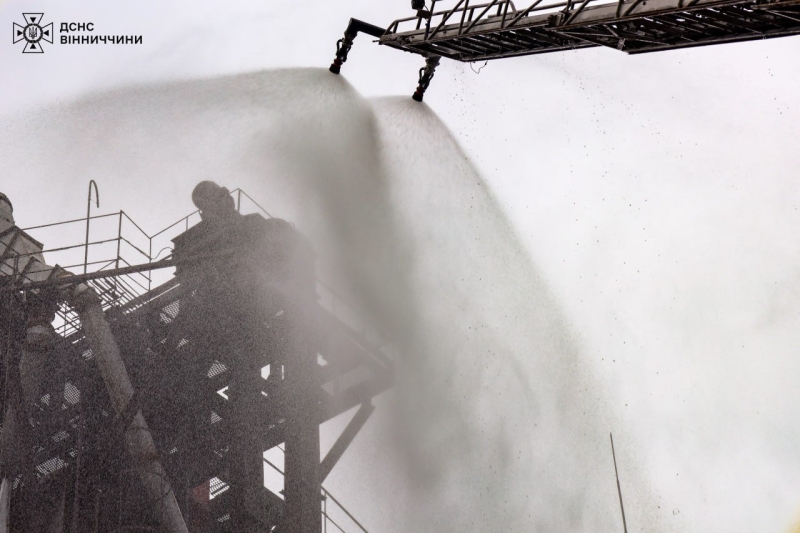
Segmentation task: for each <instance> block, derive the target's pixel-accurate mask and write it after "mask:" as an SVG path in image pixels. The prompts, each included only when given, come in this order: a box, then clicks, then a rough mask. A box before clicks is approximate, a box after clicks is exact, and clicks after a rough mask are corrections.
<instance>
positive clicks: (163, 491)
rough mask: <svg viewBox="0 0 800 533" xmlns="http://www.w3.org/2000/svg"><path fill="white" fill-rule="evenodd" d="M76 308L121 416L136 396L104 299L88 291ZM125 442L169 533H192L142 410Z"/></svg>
mask: <svg viewBox="0 0 800 533" xmlns="http://www.w3.org/2000/svg"><path fill="white" fill-rule="evenodd" d="M75 308H76V310H77V311H78V316H79V317H80V319H81V326H82V327H83V332H84V335H85V336H86V339H87V341H89V346H90V347H91V349H92V352H94V354H95V360H96V362H97V366H98V368H99V370H100V375H101V376H102V377H103V381H104V382H105V385H106V389H107V390H108V395H109V397H110V398H111V401H112V403H113V406H114V410H115V411H116V412H117V414H119V413H121V412H123V411H124V410H125V409H126V408H127V407H128V403H129V402H130V401H131V398H132V397H133V385H132V384H131V379H130V376H129V375H128V371H127V370H126V369H125V363H124V362H123V361H122V356H121V355H120V352H119V347H118V346H117V343H116V341H115V340H114V336H113V334H112V333H111V328H110V327H109V325H108V322H106V320H105V316H104V315H103V310H102V308H101V306H100V299H99V298H98V296H97V294H96V293H95V292H94V291H93V290H91V289H88V288H87V289H85V290H84V291H83V292H82V293H81V294H79V295H77V297H76V298H75ZM125 443H126V444H127V447H128V451H129V452H130V454H131V456H132V457H133V459H134V462H135V463H136V465H137V468H138V471H139V478H140V479H141V482H142V485H143V487H144V489H145V491H147V493H148V494H149V496H150V498H151V499H152V500H153V501H154V502H156V503H155V505H156V506H157V508H156V509H154V512H155V514H156V515H157V516H158V519H159V521H160V522H161V524H162V527H163V529H164V531H165V532H167V533H188V531H189V530H188V529H187V527H186V522H184V520H183V515H182V514H181V510H180V508H179V507H178V501H177V500H176V498H175V493H174V492H173V491H172V488H171V487H170V486H169V482H168V481H167V475H166V472H165V471H164V467H163V466H162V465H161V462H160V461H159V460H158V451H157V449H156V446H155V442H153V437H152V435H151V434H150V430H149V429H148V427H147V422H145V419H144V417H143V416H142V412H141V411H137V413H136V416H134V418H133V422H132V423H131V425H130V427H129V428H127V431H126V432H125Z"/></svg>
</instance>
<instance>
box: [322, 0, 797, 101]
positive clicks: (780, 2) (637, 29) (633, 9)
mask: <svg viewBox="0 0 800 533" xmlns="http://www.w3.org/2000/svg"><path fill="white" fill-rule="evenodd" d="M451 2H455V5H452V7H450V8H448V9H440V10H438V11H437V10H436V7H437V5H438V4H444V3H446V2H445V0H432V2H431V6H430V9H429V10H424V9H423V10H419V11H417V14H416V16H413V17H408V18H402V19H398V20H395V21H394V22H392V23H391V24H390V25H389V26H388V28H386V29H385V30H384V31H382V32H381V31H380V29H379V28H377V27H376V26H373V25H371V24H366V23H364V22H361V21H358V20H355V19H351V21H350V24H349V25H348V27H347V30H346V31H345V36H344V38H343V39H342V40H341V41H340V43H339V47H338V49H337V57H336V60H335V62H334V65H332V66H331V72H334V73H338V72H339V68H340V67H341V65H342V63H344V61H346V60H347V53H348V51H349V49H350V46H351V45H352V43H353V39H354V38H355V36H356V35H357V33H358V32H363V33H367V34H368V35H372V36H374V37H376V38H377V42H378V43H379V44H382V45H385V46H389V47H391V48H396V49H398V50H403V51H406V52H411V53H414V54H419V55H422V56H424V57H425V58H426V60H427V64H426V67H425V68H423V69H421V71H420V83H419V87H418V88H417V91H416V93H415V94H414V99H415V100H418V101H421V100H422V94H423V93H424V92H425V89H426V88H427V86H428V84H429V83H430V80H431V78H432V77H433V69H435V66H436V65H435V64H433V65H431V61H432V60H435V58H438V57H446V58H448V59H453V60H456V61H464V62H471V61H487V60H492V59H502V58H507V57H517V56H525V55H532V54H543V53H549V52H559V51H564V50H575V49H579V48H592V47H596V46H605V47H608V48H613V49H615V50H620V51H623V52H626V53H629V54H640V53H645V52H658V51H662V50H673V49H678V48H690V47H696V46H706V45H711V44H723V43H734V42H741V41H752V40H756V39H770V38H774V37H784V36H789V35H798V34H800V0H534V1H533V3H531V4H530V5H528V6H527V7H524V8H522V9H518V8H517V6H516V5H515V4H514V2H513V1H512V0H491V1H490V2H484V3H478V2H474V3H473V2H470V0H458V1H457V2H456V1H455V0H448V1H447V3H451Z"/></svg>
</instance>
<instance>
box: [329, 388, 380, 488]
mask: <svg viewBox="0 0 800 533" xmlns="http://www.w3.org/2000/svg"><path fill="white" fill-rule="evenodd" d="M374 410H375V406H374V405H372V402H366V403H363V404H361V407H360V408H359V410H358V411H357V412H356V414H355V415H353V418H351V419H350V422H349V423H348V424H347V427H346V428H344V431H342V434H341V435H339V438H338V439H336V442H335V443H334V444H333V447H332V448H331V449H330V451H329V452H328V454H327V455H326V456H325V459H323V460H322V463H321V464H320V467H319V481H320V483H323V482H325V479H326V478H327V477H328V474H330V473H331V470H333V467H334V466H336V463H337V462H338V461H339V459H341V457H342V455H344V452H345V450H347V447H348V446H350V444H351V443H352V442H353V439H354V438H355V437H356V435H357V434H358V432H359V431H361V428H362V427H364V424H366V423H367V420H368V419H369V417H370V415H371V414H372V412H373V411H374Z"/></svg>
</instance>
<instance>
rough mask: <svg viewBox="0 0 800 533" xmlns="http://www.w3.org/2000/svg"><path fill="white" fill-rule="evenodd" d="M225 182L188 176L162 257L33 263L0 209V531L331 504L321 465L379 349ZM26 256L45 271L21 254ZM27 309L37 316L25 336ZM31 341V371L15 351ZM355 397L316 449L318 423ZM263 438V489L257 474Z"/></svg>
mask: <svg viewBox="0 0 800 533" xmlns="http://www.w3.org/2000/svg"><path fill="white" fill-rule="evenodd" d="M234 193H238V201H236V200H234V197H235V196H234V197H232V196H231V193H230V192H229V191H228V190H227V189H225V188H223V187H220V186H218V185H216V184H215V183H213V182H202V183H200V184H199V185H198V186H197V187H196V188H195V190H194V192H193V194H192V199H193V201H194V203H195V205H196V206H197V207H198V209H199V215H200V218H201V220H200V222H199V223H197V224H195V225H193V226H191V225H190V223H189V218H186V219H182V220H181V221H179V222H180V223H181V224H183V223H184V221H185V230H184V231H182V232H181V233H180V234H179V235H177V236H175V237H174V238H173V239H172V243H173V251H172V254H171V255H170V256H169V257H167V258H166V259H164V260H161V261H155V260H154V259H153V258H152V257H148V261H147V262H146V263H143V264H139V265H128V266H119V267H117V265H120V264H121V263H120V257H117V258H116V260H115V259H114V258H112V261H111V263H110V264H111V265H113V266H114V268H109V269H107V270H102V269H101V270H97V271H94V272H88V273H87V274H85V275H82V274H79V275H70V274H69V273H67V272H66V271H64V270H63V269H60V268H59V267H47V266H46V265H45V263H44V259H43V257H42V253H41V252H42V246H41V245H40V244H38V243H37V242H35V241H34V239H33V238H32V237H31V236H30V235H29V234H28V233H27V232H25V231H23V230H21V229H19V228H17V227H16V226H14V225H13V217H11V218H12V220H11V221H10V222H8V223H7V224H6V226H7V227H6V228H5V229H4V230H3V231H5V233H4V234H3V235H5V237H2V238H0V242H2V243H3V244H2V247H0V253H2V261H0V266H1V267H3V274H4V276H2V278H0V280H1V281H0V283H2V286H0V301H2V307H0V311H1V312H2V317H1V320H0V322H1V323H2V325H3V327H4V329H3V332H4V342H3V344H2V355H3V372H4V374H3V377H4V379H3V391H2V392H3V395H2V397H3V401H4V403H3V412H4V413H5V415H4V420H3V433H2V435H3V442H2V445H3V446H2V452H3V454H2V465H1V466H2V472H1V473H2V477H3V486H2V488H1V489H0V533H2V532H3V531H15V532H16V531H21V532H27V531H37V532H38V531H54V532H67V531H70V532H76V533H77V532H81V533H83V532H110V531H125V530H133V529H135V530H139V531H170V532H171V531H187V532H192V533H196V532H197V533H199V532H212V531H236V532H251V531H252V532H269V531H276V532H282V533H295V532H297V533H299V532H303V533H314V532H320V531H321V527H322V526H321V524H323V521H324V520H329V519H330V517H327V516H325V513H324V511H323V503H327V501H326V499H327V497H328V493H327V492H326V491H325V490H324V489H323V488H322V482H323V481H324V479H325V477H326V476H327V474H328V473H329V472H330V471H331V469H332V468H333V466H334V465H335V464H336V462H337V460H338V459H339V458H340V457H341V455H342V454H343V453H344V451H345V450H346V448H347V446H348V444H349V443H350V442H351V441H352V440H353V438H354V437H355V434H356V433H357V432H358V431H359V430H360V428H361V427H362V426H363V424H364V423H365V422H366V420H367V419H368V417H369V415H370V413H371V412H372V410H373V409H374V408H373V407H372V405H371V398H372V397H374V396H375V395H377V394H379V393H381V392H382V391H384V390H386V389H387V388H388V387H390V386H391V384H392V380H393V377H392V367H391V363H390V361H389V360H388V359H387V358H386V357H385V356H384V355H383V354H382V353H381V352H380V351H379V350H378V349H376V348H375V347H374V346H373V345H372V343H371V342H369V341H368V340H367V338H366V337H365V336H364V334H363V333H360V332H358V331H357V329H356V328H355V327H354V326H353V325H352V324H349V325H348V324H346V323H345V322H343V321H342V320H340V319H339V318H337V317H336V316H335V315H334V314H332V313H331V312H330V311H329V310H328V309H326V308H325V307H324V306H323V305H321V303H320V300H319V295H318V288H319V287H320V285H319V283H318V282H317V280H316V278H315V269H314V262H315V257H314V254H313V251H312V249H311V246H310V244H309V242H308V241H307V239H306V238H305V237H304V236H303V235H301V234H300V233H299V232H298V231H297V230H296V229H295V228H294V227H293V226H292V225H291V224H290V223H288V222H286V221H283V220H279V219H275V218H270V217H265V216H262V215H261V214H255V213H252V214H247V215H244V214H242V213H240V210H239V206H240V205H239V204H240V203H241V199H242V195H243V194H245V193H243V191H238V190H237V191H234ZM245 196H246V194H245ZM248 198H249V197H248ZM4 202H6V203H7V205H8V207H9V208H10V201H8V200H7V199H5V198H3V197H0V204H3V205H5V204H4ZM5 211H8V208H6V209H5ZM5 211H4V213H5ZM123 215H124V213H122V212H120V214H119V216H120V220H123ZM173 226H175V225H173ZM121 227H122V223H120V228H121ZM9 228H10V229H9ZM12 233H15V234H17V237H16V241H17V242H21V241H20V239H22V240H26V239H27V240H28V241H29V246H28V247H21V246H20V245H18V244H15V243H13V242H11V239H10V238H9V237H10V236H11V235H12ZM147 237H148V238H149V239H150V240H151V243H150V248H151V249H152V239H153V237H150V236H147ZM154 237H155V236H154ZM119 239H120V242H122V240H124V237H123V236H122V235H121V234H120V236H119ZM31 243H32V244H31ZM31 246H32V247H33V249H34V250H36V249H37V248H38V251H36V253H33V254H31V252H30V251H23V250H29V249H31ZM81 246H83V245H81ZM45 252H46V250H45ZM37 254H38V255H37ZM25 257H37V258H38V261H39V262H40V263H41V265H44V266H45V267H46V268H41V266H40V267H37V268H38V270H41V271H47V275H46V276H35V275H33V274H32V270H31V268H33V267H31V268H29V269H28V270H27V271H25V266H24V265H27V263H26V262H25V261H24V260H23V259H24V258H25ZM122 264H123V265H124V263H122ZM20 265H23V266H22V267H20ZM164 267H175V274H174V276H173V277H172V278H170V279H169V280H168V281H166V282H165V283H163V284H161V285H158V286H156V287H147V290H140V291H138V293H137V291H135V290H133V289H132V288H131V286H132V284H131V283H130V282H129V280H128V278H127V277H126V276H130V275H133V274H135V273H148V272H150V271H152V270H154V269H158V268H164ZM47 269H49V270H47ZM126 280H128V281H126ZM126 287H127V288H126ZM37 309H38V310H39V311H37ZM41 309H46V310H47V313H50V315H48V317H47V318H46V319H44V320H42V317H43V316H44V315H43V313H42V312H41ZM53 315H57V318H56V323H59V321H60V323H61V326H59V328H57V329H53V326H52V325H51V324H50V322H52V318H53ZM32 324H33V325H37V326H42V327H44V329H45V330H46V331H47V332H48V334H49V336H48V337H47V339H46V340H47V342H46V343H45V344H42V345H41V346H38V345H37V346H38V348H37V346H35V344H36V343H35V342H32V341H31V340H30V339H27V338H26V335H28V336H30V333H29V332H30V330H31V327H32ZM26 332H27V333H26ZM34 348H36V349H39V350H40V352H41V353H44V354H45V356H43V357H40V358H39V359H41V360H42V361H45V362H46V364H44V363H42V364H40V365H39V367H41V368H46V369H47V371H42V370H38V371H37V370H35V369H34V370H31V368H32V367H31V365H27V366H26V365H25V364H23V363H22V361H23V360H24V358H25V355H26V353H27V352H29V351H31V350H32V349H34ZM37 368H38V367H37ZM26 380H27V381H26ZM27 382H31V383H33V384H34V385H35V386H25V384H26V383H27ZM20 383H21V384H22V385H23V386H20ZM357 406H361V407H360V409H359V410H358V412H357V413H356V414H355V416H354V417H353V419H352V420H351V422H350V423H349V424H348V426H347V428H346V429H345V431H344V432H343V433H342V434H341V435H340V436H339V438H338V440H337V442H336V444H335V445H334V447H333V448H332V450H331V451H330V452H329V453H328V454H327V455H326V456H325V457H324V458H322V457H320V445H319V426H320V424H321V423H323V422H324V421H326V420H329V419H330V418H332V417H334V416H337V415H339V414H341V413H344V412H345V411H348V410H350V409H352V408H354V407H357ZM275 447H278V448H279V449H281V450H283V451H284V464H285V468H284V471H283V472H281V473H282V475H283V481H284V488H283V491H277V492H273V491H271V490H268V489H267V488H265V486H264V466H265V462H264V452H265V451H267V450H270V449H273V448H275ZM270 464H271V463H270ZM273 466H274V465H273ZM345 512H346V511H345ZM348 515H349V513H348ZM353 521H354V523H355V524H357V525H358V527H359V528H361V529H362V530H363V526H361V525H360V524H358V522H356V521H355V519H354V520H353ZM4 523H5V525H4ZM4 528H5V529H4ZM132 528H133V529H132Z"/></svg>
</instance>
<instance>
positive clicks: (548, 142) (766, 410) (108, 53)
mask: <svg viewBox="0 0 800 533" xmlns="http://www.w3.org/2000/svg"><path fill="white" fill-rule="evenodd" d="M34 10H35V11H42V12H44V13H45V19H44V22H45V23H47V22H55V23H56V26H57V24H58V23H59V22H63V21H75V22H81V21H84V22H94V24H95V28H96V31H95V33H99V34H134V35H143V40H144V44H142V45H137V46H108V45H106V46H81V45H60V44H53V45H51V46H48V47H47V48H46V53H45V54H43V55H29V54H27V55H23V54H21V53H20V49H19V47H18V46H17V47H15V46H12V45H11V43H10V40H9V41H8V42H7V43H6V44H5V45H0V69H1V70H0V81H2V83H1V84H0V115H6V114H19V113H24V112H25V111H26V110H31V109H33V108H36V107H38V106H41V105H43V104H51V103H53V102H56V101H70V100H71V99H73V98H75V97H78V96H80V95H83V94H85V93H87V92H95V91H100V90H104V89H107V88H114V87H123V86H128V85H140V84H146V83H151V82H156V81H164V80H174V79H191V78H195V77H209V76H216V75H221V74H230V73H239V72H247V71H252V70H258V69H265V68H274V67H300V66H303V67H304V66H316V67H326V66H327V65H328V64H330V61H331V59H332V58H333V55H334V52H335V41H336V40H337V39H338V38H340V36H341V33H342V32H343V30H344V28H345V26H346V24H347V20H348V19H349V17H357V18H362V19H364V20H367V21H369V22H373V23H375V24H378V25H386V24H388V23H389V22H391V20H393V19H394V18H399V17H401V16H408V14H409V9H408V6H407V2H406V1H405V0H402V1H401V0H391V1H384V2H380V3H377V2H368V1H366V0H363V1H355V0H353V1H341V2H330V1H323V0H315V1H308V2H296V1H288V0H285V1H278V0H273V1H269V2H226V3H225V4H224V5H223V4H222V3H218V2H217V3H215V2H179V1H171V2H149V3H143V2H135V3H134V2H114V3H113V4H112V3H109V2H100V1H95V2H91V1H77V0H74V1H71V2H68V3H67V2H63V1H62V2H55V1H50V2H47V1H40V2H35V3H32V2H30V1H25V2H22V1H11V2H9V1H5V2H2V3H0V26H3V27H6V28H7V31H9V32H10V31H11V30H10V29H9V27H10V26H11V24H12V22H15V21H16V22H19V21H20V19H21V17H20V13H21V12H22V11H26V12H27V11H34ZM798 57H800V38H797V37H790V38H783V39H776V40H772V41H761V42H753V43H742V44H734V45H724V46H719V47H707V48H701V49H696V50H683V51H677V52H663V53H657V54H645V55H640V56H630V57H629V56H626V55H624V54H622V53H620V52H616V51H612V50H606V49H591V50H582V51H573V52H567V53H560V54H552V55H547V56H535V57H529V58H518V59H513V60H505V61H497V62H493V63H490V64H489V65H488V66H486V67H485V68H484V69H483V70H481V72H480V74H475V73H474V72H473V71H472V70H471V69H470V68H469V66H467V65H461V64H455V63H452V62H448V61H443V64H442V66H441V67H440V69H439V71H438V73H437V76H436V78H435V79H434V81H433V83H432V85H431V88H430V90H429V91H428V94H427V95H426V102H427V104H428V105H429V106H430V107H431V108H432V109H433V110H434V111H435V112H436V113H437V114H438V115H439V117H441V119H442V121H443V122H444V123H445V125H446V126H447V127H448V128H449V129H450V131H451V132H452V133H453V135H454V136H455V138H456V140H457V141H458V142H459V143H460V144H461V145H462V146H463V148H464V152H465V153H466V154H467V156H468V157H469V159H470V161H471V162H472V163H473V164H474V165H475V167H476V168H477V170H478V171H479V172H480V174H481V175H482V176H483V178H484V179H485V180H486V184H487V185H488V188H489V192H490V193H491V195H494V197H496V198H497V200H498V202H499V203H500V205H501V206H502V208H503V209H504V211H505V213H506V214H507V216H508V217H509V220H510V221H511V223H512V225H513V228H514V231H515V232H516V234H517V236H518V237H519V239H520V240H521V242H522V243H523V245H524V246H525V248H526V250H527V251H528V253H529V254H530V257H531V258H532V261H533V263H534V264H535V265H536V266H537V268H538V270H539V271H540V273H541V275H542V278H543V279H544V281H545V284H546V285H547V286H548V290H550V291H551V292H552V294H553V295H554V297H555V299H556V300H557V301H558V302H559V305H560V307H561V309H562V310H563V312H564V314H565V320H566V321H567V322H568V323H569V324H570V327H571V328H572V331H573V332H574V335H575V336H576V338H577V343H578V344H579V350H580V352H581V354H582V357H583V361H584V362H585V364H586V365H587V366H588V367H589V368H590V370H591V372H592V373H593V374H594V375H595V376H596V377H597V380H598V383H599V384H600V385H601V386H602V389H603V390H604V391H605V392H604V394H603V395H604V399H605V401H607V402H609V403H610V404H611V406H612V407H611V409H612V410H613V412H614V413H615V417H616V418H614V420H615V421H616V422H615V424H617V427H609V428H608V429H609V430H612V431H614V432H615V434H616V433H617V432H618V431H619V432H620V433H625V432H627V433H626V434H627V435H629V436H630V439H631V440H630V441H628V442H626V441H625V440H621V441H618V442H617V446H618V447H619V448H624V447H626V446H629V447H631V448H635V450H636V451H635V452H631V453H635V455H636V456H637V457H638V461H640V462H642V463H645V464H647V465H648V469H647V472H646V473H645V474H643V477H645V478H647V479H648V480H649V484H650V486H651V490H652V491H653V492H654V493H655V494H656V495H657V499H658V501H659V502H660V505H661V507H663V509H660V510H659V511H657V512H658V513H663V516H662V517H661V518H660V519H659V524H660V526H659V529H662V530H665V531H668V530H674V531H678V530H683V531H743V532H744V531H781V532H783V531H788V530H789V528H790V527H792V526H793V525H794V524H796V523H797V522H798V520H800V459H798V458H797V455H796V450H797V449H798V444H800V426H799V425H798V423H797V420H800V417H799V416H798V415H800V392H798V388H797V386H796V384H797V377H798V371H800V363H798V358H797V357H796V353H797V349H798V346H800V329H799V328H798V318H800V305H799V304H798V297H800V276H799V272H798V268H797V266H796V265H798V260H799V259H800V245H798V242H797V239H796V237H795V234H796V231H795V229H796V228H797V226H798V222H800V212H799V211H798V205H799V204H800V191H798V176H797V168H798V167H800V151H799V150H797V139H798V138H800V106H798V105H797V99H796V94H797V91H798V87H800V69H798V60H797V58H798ZM421 65H422V61H421V60H420V58H418V57H416V56H411V55H410V54H404V53H400V52H397V51H394V50H390V49H383V48H380V47H378V46H377V45H375V44H373V43H370V42H369V38H368V37H364V36H360V37H358V39H357V40H356V44H355V46H354V48H353V51H352V52H351V54H350V59H349V60H348V62H347V63H346V64H345V66H344V68H343V74H344V75H345V76H346V77H347V79H348V80H349V82H350V83H351V84H352V85H353V87H354V88H355V90H357V91H358V92H360V93H361V94H362V95H364V96H366V97H375V96H384V95H408V96H410V94H411V92H413V89H414V87H415V84H416V75H417V74H416V73H417V70H418V68H419V67H420V66H421ZM377 107H378V108H379V111H378V112H379V116H380V113H381V112H380V106H377ZM30 116H31V118H30V120H36V117H37V115H36V114H35V113H34V114H31V115H30ZM412 126H413V123H412ZM109 127H111V128H113V125H110V126H109ZM4 134H5V135H13V133H11V132H4ZM426 153H427V152H426ZM434 153H435V151H434ZM426 157H433V158H435V155H434V156H429V155H427V156H426ZM0 172H1V173H2V175H3V178H2V181H0V183H2V188H3V189H4V192H7V193H8V194H9V196H11V197H12V198H15V197H14V196H13V194H12V193H13V192H16V193H17V196H18V197H19V194H20V191H22V190H24V188H25V184H23V183H19V182H16V181H14V179H15V169H13V168H2V167H0ZM86 179H87V180H88V179H89V178H88V177H87V178H86ZM96 179H98V181H100V179H101V178H96ZM72 185H73V184H71V183H63V182H61V181H59V180H58V178H57V176H54V177H53V191H47V190H42V191H41V193H42V194H43V195H49V194H51V193H52V194H53V195H58V197H59V201H60V202H61V204H60V207H58V208H57V209H49V210H48V212H47V214H48V215H51V216H53V217H55V218H56V219H61V218H73V217H75V218H77V217H78V216H82V210H83V206H84V205H85V204H84V203H83V202H84V201H85V183H83V182H81V183H76V184H74V185H75V189H72ZM101 187H102V186H101ZM167 187H168V190H169V193H170V194H175V195H177V194H178V192H177V190H176V188H169V186H167ZM5 189H9V190H5ZM37 192H39V191H37ZM101 194H102V195H103V201H104V202H107V203H105V206H107V209H108V210H116V209H117V206H120V207H123V208H124V209H126V210H133V211H136V210H137V209H138V210H139V212H140V213H142V215H143V216H144V215H146V214H147V213H146V209H152V208H137V207H136V206H129V205H124V204H125V194H126V191H125V190H124V189H118V190H113V189H109V188H103V189H102V192H101ZM24 198H25V199H24V200H22V201H20V202H17V201H16V199H15V207H18V206H19V205H27V206H28V207H32V206H33V204H34V203H35V202H32V200H31V197H30V196H25V197H24ZM176 198H177V196H176ZM176 201H178V200H176ZM52 202H53V200H50V204H52ZM180 202H181V203H180V204H179V206H180V209H178V210H177V214H183V212H184V211H186V210H188V208H189V207H190V206H189V203H188V198H183V197H181V198H180ZM52 205H55V204H52ZM18 211H21V210H20V209H18ZM15 215H17V219H18V222H19V223H20V224H21V225H23V226H25V225H31V224H34V223H39V222H47V221H51V218H47V219H46V220H42V217H43V216H44V215H43V214H42V213H41V212H31V211H30V210H28V211H23V212H15ZM453 231H454V232H456V231H459V228H454V229H453ZM502 282H503V283H505V284H513V283H514V280H509V279H504V280H503V281H502ZM601 445H602V446H605V445H606V444H605V442H603V443H602V444H601ZM623 472H624V469H623ZM621 476H623V477H624V475H623V473H621ZM623 487H624V485H623ZM358 511H359V510H357V512H358ZM360 511H362V512H367V513H369V511H368V510H366V509H363V508H362V509H360ZM654 512H655V511H654ZM673 519H674V520H675V522H674V524H676V525H673V526H671V525H670V523H671V522H669V521H670V520H673ZM677 524H680V526H678V525H677ZM631 525H632V524H631V523H630V522H629V526H631ZM375 529H376V530H377V531H380V527H379V526H378V524H376V528H375ZM638 530H640V529H639V528H636V529H633V528H632V531H638ZM644 530H645V531H646V530H647V529H644Z"/></svg>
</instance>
